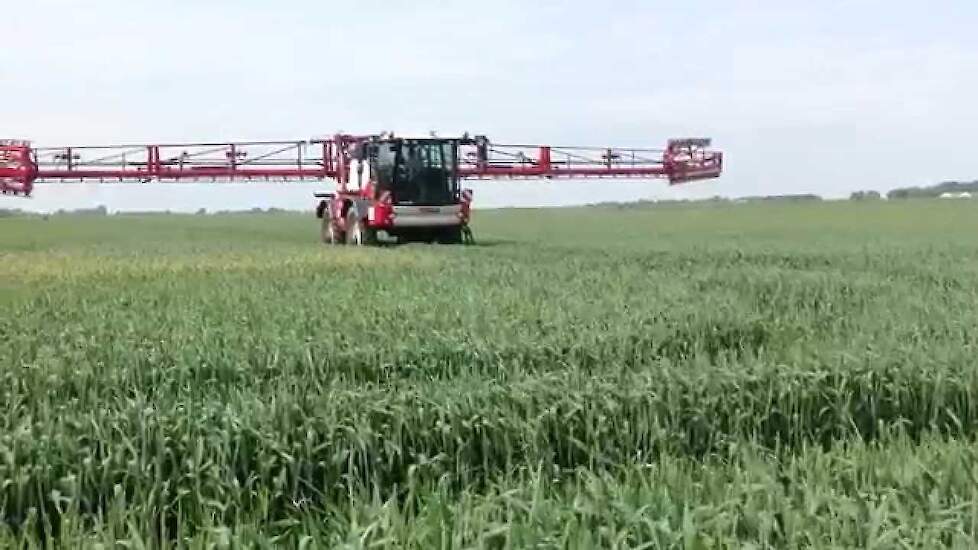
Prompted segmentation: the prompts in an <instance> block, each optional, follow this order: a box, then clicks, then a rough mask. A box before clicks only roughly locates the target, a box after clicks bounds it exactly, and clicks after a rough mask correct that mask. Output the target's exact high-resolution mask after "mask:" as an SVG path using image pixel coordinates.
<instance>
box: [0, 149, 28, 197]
mask: <svg viewBox="0 0 978 550" xmlns="http://www.w3.org/2000/svg"><path fill="white" fill-rule="evenodd" d="M36 179H37V164H35V163H34V159H33V155H32V151H31V144H30V142H28V141H23V140H15V139H6V140H0V193H2V194H4V195H23V196H25V197H27V196H30V194H31V191H33V190H34V181H35V180H36Z"/></svg>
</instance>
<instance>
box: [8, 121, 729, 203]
mask: <svg viewBox="0 0 978 550" xmlns="http://www.w3.org/2000/svg"><path fill="white" fill-rule="evenodd" d="M383 137H384V136H376V135H366V136H355V135H347V134H337V135H335V136H332V137H331V138H328V139H320V140H294V141H252V142H213V143H174V144H149V145H107V146H91V145H82V146H64V147H40V148H34V147H32V146H31V144H30V143H29V142H27V141H22V140H2V141H0V192H2V193H4V194H15V195H24V196H29V195H30V194H31V192H32V191H33V188H34V184H35V183H78V182H101V183H115V182H122V183H151V182H226V181H282V182H288V181H316V180H326V179H334V180H336V181H337V183H338V186H339V187H340V188H341V189H345V188H346V185H347V183H348V179H349V166H350V162H351V158H352V154H353V152H354V148H355V147H357V146H359V145H360V144H362V143H364V142H366V141H369V140H372V139H383ZM459 144H460V151H459V163H458V167H457V170H458V175H459V177H460V178H462V179H483V180H485V179H505V178H512V179H541V178H544V179H553V178H665V179H668V180H669V183H670V184H672V185H676V184H681V183H685V182H689V181H695V180H702V179H709V178H716V177H719V175H720V173H721V171H722V167H723V154H722V153H721V152H719V151H714V150H711V149H709V146H710V140H709V139H675V140H670V141H669V142H668V144H667V146H666V148H665V149H635V148H612V147H555V146H546V145H542V146H541V145H499V144H494V143H490V142H489V140H488V139H486V138H485V137H482V136H479V137H476V138H468V137H467V136H466V137H464V138H462V139H461V140H460V141H459Z"/></svg>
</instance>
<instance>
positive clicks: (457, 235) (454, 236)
mask: <svg viewBox="0 0 978 550" xmlns="http://www.w3.org/2000/svg"><path fill="white" fill-rule="evenodd" d="M438 243H439V244H462V227H461V226H456V227H446V228H445V229H442V230H440V231H439V232H438Z"/></svg>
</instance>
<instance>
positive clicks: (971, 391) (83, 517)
mask: <svg viewBox="0 0 978 550" xmlns="http://www.w3.org/2000/svg"><path fill="white" fill-rule="evenodd" d="M475 230H476V234H477V238H478V245H477V246H469V247H450V246H441V247H439V246H427V245H411V246H404V247H394V248H382V249H365V250H359V249H348V248H329V247H324V246H322V245H320V244H319V243H317V242H316V237H317V231H316V226H315V219H314V218H312V217H311V216H297V215H226V216H212V217H203V216H146V217H136V216H112V217H101V218H96V217H74V216H60V217H57V216H56V217H52V218H50V219H48V220H44V219H41V218H24V219H3V220H0V400H2V402H0V405H2V407H0V483H2V485H0V546H3V547H19V546H27V547H38V548H40V547H72V548H74V547H97V546H101V547H104V548H112V547H115V546H117V545H126V546H129V547H135V548H174V547H193V548H211V547H267V548H275V547H283V546H284V547H303V548H341V547H346V548H367V547H411V548H469V547H474V548H524V547H534V548H541V547H542V548H591V547H605V548H639V547H646V548H715V547H750V546H753V547H876V548H890V547H908V546H909V547H920V548H925V547H927V548H931V547H935V546H951V547H955V546H956V547H961V548H968V547H973V546H974V545H975V543H976V539H978V531H976V530H978V493H976V491H978V479H976V476H978V447H975V445H974V443H973V441H974V436H975V434H976V433H978V393H976V392H978V362H976V360H975V357H976V356H978V353H976V352H978V206H974V205H971V204H968V203H965V202H956V201H955V202H937V201H933V202H928V201H919V202H905V203H878V204H873V203H836V204H832V203H826V204H807V205H803V204H796V205H750V204H748V205H730V206H705V205H704V206H685V207H661V208H638V209H636V208H626V209H617V208H590V209H568V210H552V211H531V210H526V211H520V210H512V211H498V212H479V213H478V216H477V221H476V224H475Z"/></svg>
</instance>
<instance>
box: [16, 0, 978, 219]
mask: <svg viewBox="0 0 978 550" xmlns="http://www.w3.org/2000/svg"><path fill="white" fill-rule="evenodd" d="M976 27H978V2H974V1H973V0H971V1H968V0H954V1H943V2H942V1H934V2H929V3H925V2H920V1H913V2H910V1H899V0H896V1H894V0H891V1H876V0H866V1H850V2H842V1H833V0H821V1H819V2H810V1H806V2H790V1H778V2H774V1H768V2H762V1H747V0H723V1H713V0H700V1H699V2H694V3H689V2H684V3H677V2H654V1H650V0H645V1H630V0H620V1H615V0H609V1H606V2H594V1H593V0H592V1H581V0H565V1H562V2H551V1H546V0H541V1H534V2H526V1H510V0H497V1H494V2H491V3H484V2H436V1H425V0H418V1H414V2H399V1H396V0H383V1H381V0H358V1H356V2H323V1H321V0H290V1H288V2H270V1H258V0H169V1H165V2H160V1H158V0H156V1H152V2H150V1H143V0H98V1H95V0H32V1H31V2H21V3H18V5H17V7H16V9H8V10H5V11H4V15H3V17H2V18H0V36H2V37H3V41H4V43H5V44H6V48H5V51H4V53H5V54H6V55H4V56H3V64H2V65H0V104H2V105H4V112H3V116H2V118H0V137H9V138H25V139H30V140H32V141H33V142H34V143H35V144H36V145H38V146H55V145H66V144H100V143H119V142H122V143H140V142H176V141H201V140H204V141H223V140H252V139H254V140H272V139H305V138H310V137H314V136H322V135H327V134H332V133H334V132H336V131H345V132H351V133H373V132H379V131H383V130H394V131H396V132H427V131H429V130H437V131H439V132H440V133H442V134H449V133H453V132H462V131H469V132H471V133H473V134H485V135H488V136H489V137H490V138H491V139H492V140H493V141H496V142H500V143H506V142H519V143H553V144H561V145H600V146H606V145H614V146H623V147H624V146H643V147H659V146H662V145H663V144H664V143H665V141H666V140H667V139H668V138H670V137H677V136H682V137H686V136H706V137H711V138H713V140H714V145H715V146H716V147H717V148H719V149H721V150H723V151H724V153H725V173H724V174H723V176H722V177H721V178H720V179H718V180H713V181H709V182H705V183H694V184H690V185H686V186H680V187H672V188H670V187H669V186H667V185H666V184H665V183H663V182H661V181H647V182H645V181H643V182H634V181H629V182H609V181H602V182H599V183H586V182H571V183H565V184H556V183H538V184H533V183H520V184H512V183H504V184H491V183H479V184H476V185H474V187H475V189H476V195H477V196H476V202H477V204H481V205H483V206H486V205H491V206H521V205H525V206H531V205H544V204H545V205H554V204H567V203H577V202H598V201H602V200H634V199H636V198H684V197H685V198H694V197H705V196H712V195H722V196H729V197H737V196H747V195H758V194H787V193H817V194H820V195H822V196H825V197H844V196H847V195H848V194H849V193H850V192H852V191H854V190H857V189H876V190H880V191H884V192H885V191H886V190H889V189H892V188H894V187H900V186H907V185H928V184H931V183H936V182H939V181H944V180H968V181H970V180H973V179H978V154H975V149H976V147H975V145H976V142H978V140H976V139H975V129H976V128H978V100H976V98H978V33H975V32H974V29H975V28H976ZM311 189H312V188H311V187H310V186H308V185H304V184H303V185H293V186H291V187H286V186H283V185H271V186H268V185H265V186H247V185H244V186H231V187H216V188H215V187H214V186H188V185H179V186H161V187H152V186H145V185H144V186H129V187H123V186H92V185H85V186H78V187H73V188H66V187H56V188H55V187H49V186H41V187H39V188H38V190H37V192H36V196H35V198H34V199H32V200H31V201H25V202H26V203H27V206H26V208H31V209H41V210H45V209H53V208H61V207H68V208H71V207H85V206H90V205H92V203H95V204H102V203H106V202H108V203H110V204H109V206H110V208H113V209H165V208H171V209H175V210H179V209H196V208H201V207H203V208H210V209H219V208H222V207H226V208H231V207H239V206H240V207H251V206H279V207H307V206H309V205H311V204H312V202H311V197H310V192H311ZM0 200H3V201H4V202H6V201H8V200H12V199H5V198H4V199H0ZM20 207H25V206H20Z"/></svg>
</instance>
